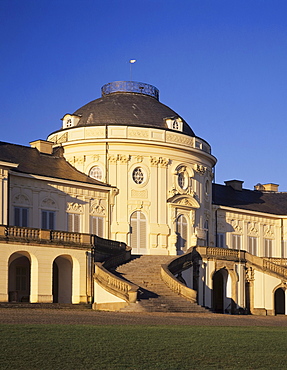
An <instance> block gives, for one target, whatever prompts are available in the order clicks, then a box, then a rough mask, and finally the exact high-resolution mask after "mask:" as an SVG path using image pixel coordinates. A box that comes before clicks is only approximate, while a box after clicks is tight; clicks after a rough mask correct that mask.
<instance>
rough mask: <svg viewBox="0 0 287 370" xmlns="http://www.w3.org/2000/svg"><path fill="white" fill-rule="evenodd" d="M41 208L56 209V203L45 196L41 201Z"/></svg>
mask: <svg viewBox="0 0 287 370" xmlns="http://www.w3.org/2000/svg"><path fill="white" fill-rule="evenodd" d="M41 208H46V209H47V208H50V209H56V208H57V205H56V202H55V201H54V200H53V199H51V198H45V199H44V200H43V201H42V203H41Z"/></svg>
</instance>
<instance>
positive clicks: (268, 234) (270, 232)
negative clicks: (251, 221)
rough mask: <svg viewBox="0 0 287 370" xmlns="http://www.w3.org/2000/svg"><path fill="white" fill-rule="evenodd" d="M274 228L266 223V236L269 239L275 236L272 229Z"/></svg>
mask: <svg viewBox="0 0 287 370" xmlns="http://www.w3.org/2000/svg"><path fill="white" fill-rule="evenodd" d="M272 229H273V228H271V226H270V225H264V229H263V230H264V231H263V233H264V238H267V239H273V238H274V232H273V230H272Z"/></svg>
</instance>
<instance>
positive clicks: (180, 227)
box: [176, 215, 188, 254]
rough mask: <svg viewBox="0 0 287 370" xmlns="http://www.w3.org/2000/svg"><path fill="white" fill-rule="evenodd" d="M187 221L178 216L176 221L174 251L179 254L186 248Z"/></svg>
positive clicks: (183, 217) (182, 216)
mask: <svg viewBox="0 0 287 370" xmlns="http://www.w3.org/2000/svg"><path fill="white" fill-rule="evenodd" d="M187 226H188V224H187V220H186V217H185V216H184V215H180V216H179V217H178V219H177V220H176V235H177V242H176V249H177V252H178V253H179V254H181V253H183V252H185V251H186V247H187Z"/></svg>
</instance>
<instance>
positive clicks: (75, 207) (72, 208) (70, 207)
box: [67, 202, 84, 213]
mask: <svg viewBox="0 0 287 370" xmlns="http://www.w3.org/2000/svg"><path fill="white" fill-rule="evenodd" d="M67 212H73V213H84V207H83V205H82V204H79V203H75V202H71V203H70V202H68V203H67Z"/></svg>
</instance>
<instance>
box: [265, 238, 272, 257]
mask: <svg viewBox="0 0 287 370" xmlns="http://www.w3.org/2000/svg"><path fill="white" fill-rule="evenodd" d="M272 246H273V240H272V239H264V253H265V257H272V253H273V251H272V249H273V248H272Z"/></svg>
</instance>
